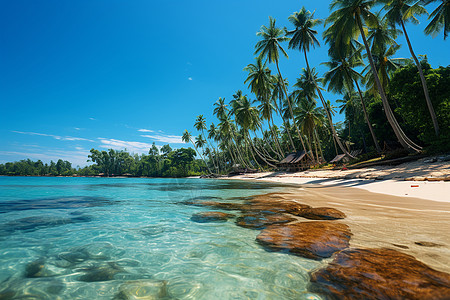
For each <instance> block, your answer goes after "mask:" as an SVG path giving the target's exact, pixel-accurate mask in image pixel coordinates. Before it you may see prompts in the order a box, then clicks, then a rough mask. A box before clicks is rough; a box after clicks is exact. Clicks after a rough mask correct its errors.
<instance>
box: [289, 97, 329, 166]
mask: <svg viewBox="0 0 450 300" xmlns="http://www.w3.org/2000/svg"><path fill="white" fill-rule="evenodd" d="M294 114H295V115H296V117H297V122H298V123H299V126H300V129H301V130H302V132H303V133H304V134H305V135H306V136H307V137H308V140H309V141H310V143H313V144H314V148H315V152H316V160H317V162H320V158H319V153H318V151H317V148H319V149H320V146H319V147H317V145H318V139H317V136H316V134H315V133H316V127H318V126H319V127H320V126H322V124H323V121H324V110H323V108H320V107H317V106H316V103H315V102H314V101H310V100H308V99H307V98H302V99H301V100H300V101H299V102H298V105H297V106H296V107H295V108H294ZM310 148H312V147H311V146H310ZM320 152H322V149H320ZM321 156H322V157H323V154H321Z"/></svg>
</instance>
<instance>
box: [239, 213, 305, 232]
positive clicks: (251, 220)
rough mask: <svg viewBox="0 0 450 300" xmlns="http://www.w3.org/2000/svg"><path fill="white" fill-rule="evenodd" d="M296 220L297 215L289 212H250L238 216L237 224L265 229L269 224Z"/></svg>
mask: <svg viewBox="0 0 450 300" xmlns="http://www.w3.org/2000/svg"><path fill="white" fill-rule="evenodd" d="M295 220H296V218H295V217H293V216H290V215H287V214H261V213H248V214H244V215H242V216H240V217H238V218H237V219H236V225H238V226H241V227H245V228H251V229H263V228H265V227H267V226H269V225H273V224H284V223H289V222H292V221H295Z"/></svg>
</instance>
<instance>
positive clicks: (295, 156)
mask: <svg viewBox="0 0 450 300" xmlns="http://www.w3.org/2000/svg"><path fill="white" fill-rule="evenodd" d="M305 155H306V153H305V151H297V152H292V153H289V154H288V155H287V156H286V157H285V158H284V159H283V160H282V161H280V162H279V164H296V163H299V162H300V161H301V160H302V159H303V157H305Z"/></svg>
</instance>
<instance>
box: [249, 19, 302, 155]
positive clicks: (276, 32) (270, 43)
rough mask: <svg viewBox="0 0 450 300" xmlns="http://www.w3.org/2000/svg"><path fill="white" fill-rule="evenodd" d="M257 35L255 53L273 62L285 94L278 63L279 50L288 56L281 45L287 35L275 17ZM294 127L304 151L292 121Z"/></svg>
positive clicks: (299, 135) (298, 132)
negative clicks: (277, 24)
mask: <svg viewBox="0 0 450 300" xmlns="http://www.w3.org/2000/svg"><path fill="white" fill-rule="evenodd" d="M256 35H257V36H259V37H261V38H262V40H260V41H259V42H258V43H256V46H255V49H256V50H255V54H258V55H259V56H260V57H265V58H266V59H267V60H268V61H269V63H272V62H274V63H275V65H276V67H277V71H278V76H279V77H280V82H281V84H282V87H283V92H284V94H285V95H287V94H288V93H287V89H286V85H285V84H284V80H283V76H282V75H281V71H280V67H279V65H278V63H279V60H280V52H281V53H282V54H283V55H284V56H285V57H288V55H287V53H286V51H285V50H284V49H283V47H281V43H282V42H286V41H288V40H289V38H288V37H286V36H285V33H284V30H282V29H281V28H278V27H276V25H275V19H273V18H272V17H269V27H266V26H264V25H263V26H261V31H259V32H258V33H257V34H256ZM287 100H288V105H289V111H290V113H291V117H292V120H294V113H293V111H292V105H291V102H290V101H289V99H288V98H287ZM294 126H295V129H296V130H297V134H298V137H299V139H300V142H301V144H302V147H303V149H304V150H305V152H307V151H306V147H305V143H304V142H303V138H302V136H301V134H300V130H299V129H298V126H297V125H296V124H295V122H294ZM294 151H296V148H295V146H294Z"/></svg>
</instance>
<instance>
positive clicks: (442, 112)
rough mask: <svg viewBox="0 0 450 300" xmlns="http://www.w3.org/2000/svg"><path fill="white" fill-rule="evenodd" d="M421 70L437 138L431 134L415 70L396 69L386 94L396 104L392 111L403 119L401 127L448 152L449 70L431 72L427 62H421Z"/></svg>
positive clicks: (431, 127) (431, 125)
mask: <svg viewBox="0 0 450 300" xmlns="http://www.w3.org/2000/svg"><path fill="white" fill-rule="evenodd" d="M422 68H423V71H424V75H425V78H426V81H427V85H428V88H429V93H430V99H431V102H432V104H433V107H434V109H435V112H436V116H437V120H438V123H439V127H440V128H441V134H440V137H439V139H436V136H435V134H434V129H433V123H432V120H431V118H430V113H429V111H428V108H427V105H426V102H425V99H424V95H423V90H422V84H421V82H420V78H419V74H418V71H417V68H416V66H414V65H412V64H411V65H407V66H405V67H403V68H400V69H398V70H397V71H396V72H394V74H393V76H392V79H391V90H390V94H391V98H392V99H393V100H394V101H395V102H396V103H398V105H399V106H398V107H397V108H396V109H395V112H396V113H398V114H399V115H400V116H401V118H402V119H403V120H404V123H405V125H406V126H405V127H406V128H408V130H409V131H410V132H411V133H412V135H413V136H415V137H417V138H418V139H419V140H420V141H422V143H424V144H425V145H429V146H432V147H437V149H442V150H450V143H448V141H449V139H450V89H449V88H448V87H449V86H450V67H449V66H447V67H439V68H438V69H431V67H430V65H429V64H428V63H426V62H422ZM439 145H440V146H439ZM437 149H436V150H437Z"/></svg>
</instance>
